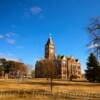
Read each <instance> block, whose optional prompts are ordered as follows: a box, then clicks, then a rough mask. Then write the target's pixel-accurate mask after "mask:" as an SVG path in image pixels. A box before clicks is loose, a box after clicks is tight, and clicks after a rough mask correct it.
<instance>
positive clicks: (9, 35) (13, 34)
mask: <svg viewBox="0 0 100 100" xmlns="http://www.w3.org/2000/svg"><path fill="white" fill-rule="evenodd" d="M15 35H16V33H14V32H8V33H7V34H6V35H5V36H6V37H7V38H10V37H12V36H15Z"/></svg>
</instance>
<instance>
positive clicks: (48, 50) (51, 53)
mask: <svg viewBox="0 0 100 100" xmlns="http://www.w3.org/2000/svg"><path fill="white" fill-rule="evenodd" d="M45 58H46V59H54V58H55V47H54V43H53V40H52V37H51V36H49V38H48V40H47V43H46V44H45Z"/></svg>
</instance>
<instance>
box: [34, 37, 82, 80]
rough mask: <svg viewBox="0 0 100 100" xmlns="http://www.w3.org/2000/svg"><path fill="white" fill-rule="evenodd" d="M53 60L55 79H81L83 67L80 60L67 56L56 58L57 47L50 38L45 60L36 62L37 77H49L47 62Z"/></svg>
mask: <svg viewBox="0 0 100 100" xmlns="http://www.w3.org/2000/svg"><path fill="white" fill-rule="evenodd" d="M49 60H52V61H53V62H54V65H55V66H54V67H55V68H54V69H55V71H54V72H55V74H54V78H59V79H66V80H70V79H71V78H76V79H78V78H81V65H80V62H79V60H78V59H75V58H73V57H66V56H55V45H54V42H53V40H52V37H51V36H50V37H49V38H48V41H47V43H46V44H45V55H44V59H41V60H39V61H37V62H36V65H35V77H36V78H46V77H48V76H47V74H46V72H47V62H48V61H49ZM48 71H49V70H48Z"/></svg>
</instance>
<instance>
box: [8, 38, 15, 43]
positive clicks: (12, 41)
mask: <svg viewBox="0 0 100 100" xmlns="http://www.w3.org/2000/svg"><path fill="white" fill-rule="evenodd" d="M6 41H7V42H8V43H9V44H15V42H16V41H15V40H14V39H9V38H8V39H6Z"/></svg>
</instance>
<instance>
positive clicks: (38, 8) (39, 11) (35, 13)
mask: <svg viewBox="0 0 100 100" xmlns="http://www.w3.org/2000/svg"><path fill="white" fill-rule="evenodd" d="M30 11H31V13H32V14H33V15H37V14H39V13H41V12H42V11H43V10H42V8H40V7H38V6H34V7H32V8H31V9H30Z"/></svg>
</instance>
